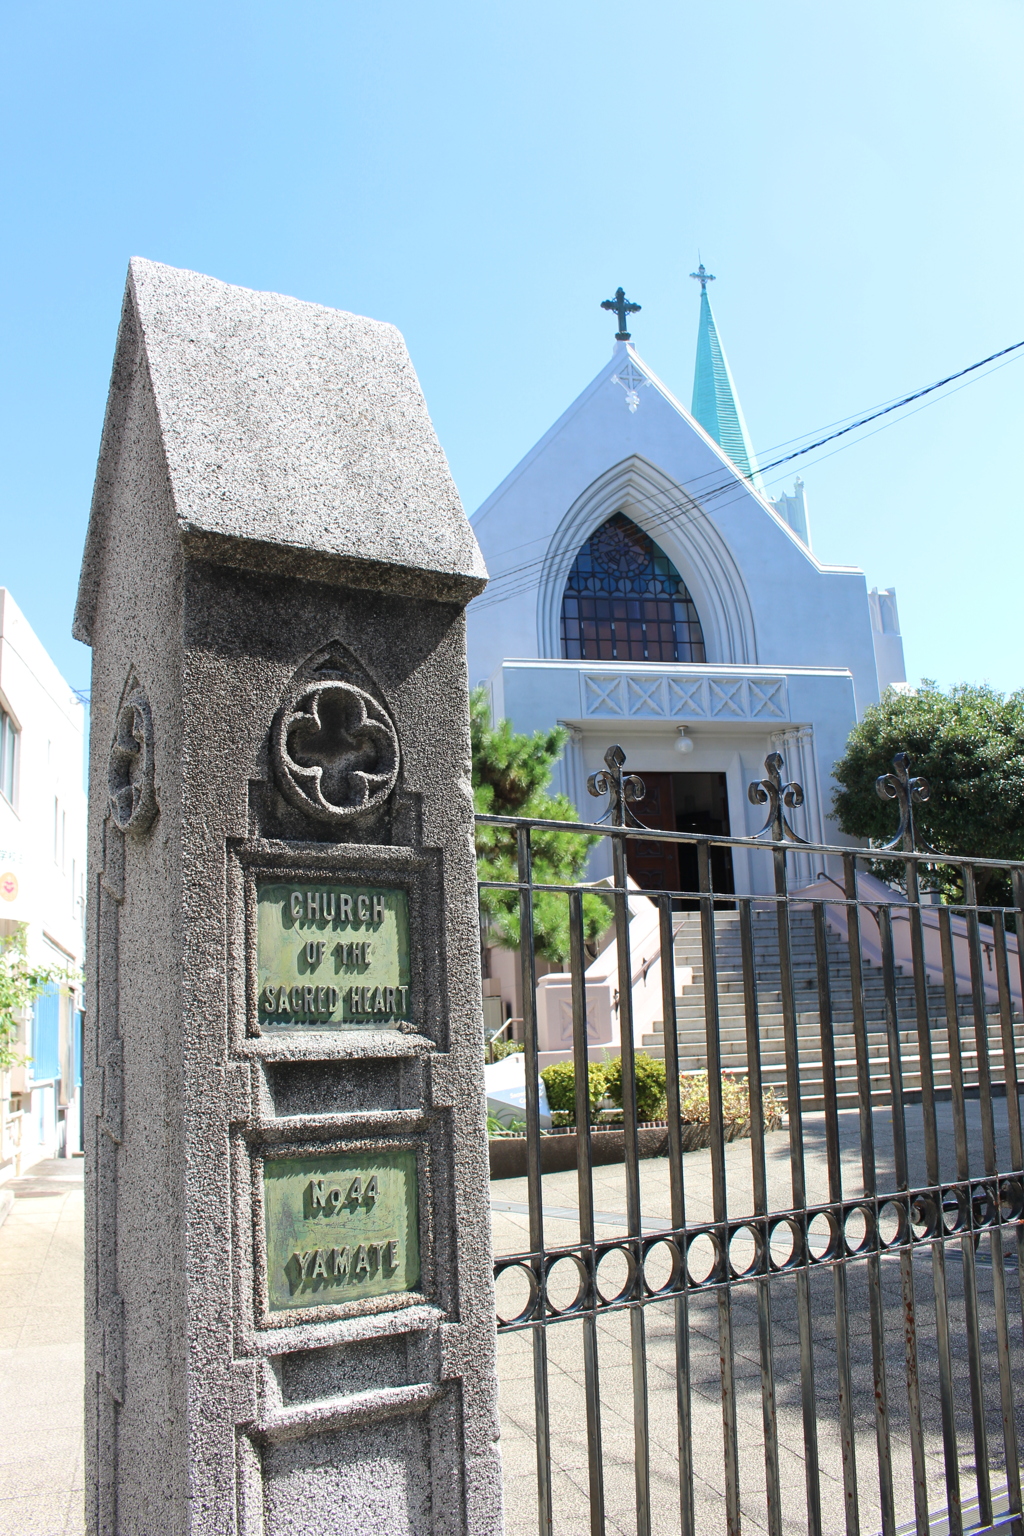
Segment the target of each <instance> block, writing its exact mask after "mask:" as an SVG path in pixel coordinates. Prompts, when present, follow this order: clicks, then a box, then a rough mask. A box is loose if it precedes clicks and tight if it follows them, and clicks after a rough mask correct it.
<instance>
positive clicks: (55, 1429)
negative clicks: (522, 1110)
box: [0, 1105, 1024, 1536]
mask: <svg viewBox="0 0 1024 1536" xmlns="http://www.w3.org/2000/svg"><path fill="white" fill-rule="evenodd" d="M913 1118H914V1117H913V1115H911V1116H910V1119H911V1122H912V1123H911V1127H910V1129H911V1153H912V1161H913V1162H914V1163H915V1164H916V1165H918V1166H915V1168H914V1170H913V1172H912V1178H914V1179H916V1178H920V1177H921V1170H920V1167H919V1160H920V1136H919V1127H917V1126H915V1125H914V1124H913ZM969 1118H970V1120H971V1138H970V1139H971V1142H972V1151H974V1152H975V1155H976V1151H977V1141H978V1123H977V1113H976V1107H975V1106H971V1107H969ZM996 1118H997V1122H998V1123H999V1132H1000V1135H999V1140H1000V1142H1001V1143H1003V1142H1004V1138H1005V1110H1002V1109H1001V1108H1000V1107H999V1106H998V1105H997V1111H996ZM940 1119H941V1120H942V1122H943V1124H942V1126H941V1130H942V1132H943V1135H942V1140H943V1153H944V1163H945V1164H947V1166H944V1168H943V1172H944V1174H945V1175H946V1176H947V1177H949V1176H951V1174H952V1169H951V1168H948V1162H949V1159H950V1154H951V1147H950V1140H951V1138H950V1135H949V1131H950V1124H949V1118H948V1110H945V1109H943V1110H942V1111H941V1113H940ZM887 1121H888V1117H887V1116H879V1117H877V1119H876V1130H877V1132H878V1143H879V1162H880V1163H882V1164H884V1163H887V1162H888V1160H889V1156H888V1155H887V1153H888V1147H887V1143H889V1146H891V1138H890V1137H889V1136H888V1134H887V1133H888V1125H887ZM915 1130H916V1131H917V1132H918V1134H917V1135H915V1134H914V1131H915ZM855 1131H856V1126H855V1120H854V1118H853V1117H851V1118H850V1120H849V1121H848V1122H847V1123H844V1128H843V1154H844V1155H843V1162H844V1175H845V1176H846V1177H847V1178H848V1179H849V1183H848V1184H847V1190H848V1193H850V1194H853V1193H855V1188H856V1185H857V1175H858V1171H859V1170H858V1166H857V1163H858V1159H857V1146H856V1135H855ZM821 1132H822V1126H821V1124H820V1122H819V1119H818V1118H816V1117H808V1121H807V1124H806V1127H805V1133H806V1144H807V1151H808V1159H807V1164H808V1166H807V1174H808V1183H809V1186H810V1191H811V1198H812V1199H814V1198H816V1196H818V1195H819V1194H824V1189H823V1177H824V1158H823V1156H822V1146H821ZM788 1141H789V1138H788V1136H787V1135H786V1134H785V1132H782V1133H778V1134H777V1135H775V1136H773V1137H771V1138H769V1182H770V1184H771V1186H772V1198H773V1201H775V1202H777V1203H778V1205H779V1206H783V1207H784V1206H785V1205H786V1204H787V1203H788V1202H787V1200H786V1186H787V1183H788V1152H789V1146H788ZM727 1150H728V1156H727V1163H728V1170H727V1180H728V1185H729V1199H730V1207H731V1209H732V1210H733V1211H734V1212H736V1213H737V1214H739V1213H740V1212H742V1211H743V1210H744V1209H747V1208H749V1207H748V1206H747V1204H746V1202H747V1201H748V1199H749V1189H750V1173H749V1168H750V1153H749V1143H740V1142H737V1143H733V1144H732V1146H730V1147H729V1148H728V1149H727ZM1000 1152H1001V1155H1002V1156H1003V1157H1004V1158H1005V1156H1006V1153H1005V1145H1001V1147H1000ZM1004 1166H1006V1164H1005V1163H1004ZM667 1173H668V1165H667V1162H666V1161H665V1159H653V1160H651V1161H650V1162H647V1163H645V1164H644V1165H643V1167H642V1183H643V1209H644V1216H645V1218H646V1219H645V1225H647V1224H648V1223H650V1224H652V1225H653V1224H657V1223H659V1222H661V1221H665V1222H666V1224H667V1218H668V1199H667V1197H668V1179H667ZM708 1174H709V1169H708V1160H707V1157H706V1155H704V1154H699V1153H694V1154H688V1155H687V1159H686V1178H687V1185H688V1190H687V1195H688V1211H689V1216H690V1219H691V1220H701V1219H704V1218H706V1217H708V1216H709V1215H710V1180H709V1176H708ZM594 1185H595V1189H594V1193H595V1203H596V1205H597V1207H598V1212H599V1216H598V1220H599V1222H600V1234H601V1236H613V1235H614V1234H615V1232H616V1230H618V1231H621V1230H622V1215H621V1213H622V1211H623V1209H624V1204H625V1199H624V1196H625V1190H624V1183H623V1170H622V1169H621V1168H601V1169H597V1170H595V1178H594ZM12 1187H13V1189H14V1191H15V1196H16V1198H15V1201H14V1206H13V1209H12V1211H11V1214H10V1215H9V1216H8V1218H7V1221H6V1222H5V1223H4V1225H3V1226H2V1227H0V1536H51V1533H53V1536H57V1533H61V1536H63V1533H68V1532H83V1531H84V1529H85V1526H84V1513H83V1506H84V1494H83V1475H82V1443H83V1427H82V1402H83V1363H82V1179H81V1164H80V1163H76V1162H66V1161H60V1162H51V1163H42V1164H39V1165H38V1166H37V1167H36V1168H35V1169H33V1170H31V1171H30V1173H29V1174H28V1175H26V1176H25V1177H24V1178H22V1179H20V1180H18V1181H17V1182H16V1183H15V1184H14V1185H13V1186H12ZM491 1196H492V1205H493V1210H494V1218H493V1219H494V1232H495V1249H496V1251H497V1252H499V1253H502V1252H504V1253H510V1252H517V1251H522V1249H524V1248H526V1247H527V1246H528V1239H527V1236H526V1226H527V1222H526V1215H525V1210H524V1207H525V1202H526V1188H525V1180H512V1179H510V1180H504V1181H501V1182H495V1183H493V1184H492V1186H491ZM544 1203H545V1207H546V1209H547V1211H548V1213H549V1214H548V1220H547V1230H548V1241H549V1243H551V1244H552V1245H557V1244H559V1243H572V1242H574V1241H576V1240H577V1237H578V1226H577V1223H576V1208H577V1189H576V1175H575V1173H568V1174H552V1175H548V1176H546V1177H545V1180H544ZM979 1258H980V1261H981V1262H980V1265H979V1284H980V1290H981V1293H982V1303H983V1311H984V1312H985V1314H986V1316H985V1320H984V1321H985V1326H984V1327H983V1348H984V1353H985V1357H986V1375H987V1377H988V1381H989V1385H990V1390H991V1386H992V1385H993V1384H994V1381H993V1379H994V1369H993V1366H994V1361H993V1358H992V1348H993V1340H992V1337H991V1267H990V1264H989V1265H986V1263H985V1256H984V1254H980V1255H979ZM922 1265H923V1267H921V1269H920V1275H919V1277H918V1278H917V1289H918V1305H919V1327H920V1334H919V1338H920V1341H921V1346H922V1348H921V1357H922V1366H921V1368H922V1378H923V1383H924V1387H925V1398H926V1400H925V1419H926V1440H927V1457H928V1463H929V1465H928V1474H929V1481H930V1483H931V1485H932V1489H931V1491H932V1493H933V1495H934V1497H935V1501H936V1505H938V1504H940V1503H941V1463H940V1454H939V1451H940V1447H939V1436H938V1426H937V1422H936V1419H937V1393H936V1391H935V1384H934V1378H935V1371H936V1360H935V1346H934V1337H935V1331H934V1330H935V1325H934V1310H933V1303H931V1302H930V1297H929V1292H930V1289H931V1273H930V1265H929V1264H928V1260H927V1257H926V1256H923V1259H922V1260H918V1261H915V1276H917V1272H918V1269H919V1266H922ZM884 1268H885V1271H886V1273H885V1275H884V1276H883V1290H884V1292H885V1305H886V1313H887V1319H888V1326H887V1334H888V1335H889V1337H887V1341H886V1342H887V1346H888V1348H887V1354H888V1357H889V1358H888V1362H887V1363H888V1366H889V1380H890V1391H891V1401H890V1409H891V1412H892V1415H893V1418H892V1431H893V1461H894V1466H895V1472H896V1482H897V1508H898V1511H899V1515H898V1518H901V1519H905V1518H906V1515H907V1513H909V1507H908V1504H909V1492H910V1490H909V1456H908V1454H907V1437H906V1410H905V1406H901V1402H900V1399H901V1398H902V1399H903V1403H904V1404H905V1394H906V1386H905V1380H904V1379H903V1359H902V1345H901V1338H900V1331H901V1330H900V1327H899V1323H900V1317H901V1308H900V1300H899V1273H898V1270H899V1267H898V1264H895V1263H894V1262H893V1261H886V1262H885V1265H884ZM949 1271H950V1302H951V1307H952V1310H953V1313H954V1329H955V1330H956V1333H957V1335H958V1336H957V1337H956V1338H955V1341H954V1354H955V1356H956V1360H957V1375H958V1383H957V1387H958V1390H957V1393H956V1397H957V1405H956V1416H957V1420H958V1430H959V1433H960V1448H961V1463H960V1471H961V1476H962V1479H963V1482H962V1487H963V1496H964V1503H965V1506H967V1505H968V1503H969V1500H970V1498H971V1495H972V1494H973V1493H974V1479H973V1475H972V1472H973V1466H972V1456H971V1449H970V1441H971V1436H970V1424H969V1417H970V1416H969V1403H968V1397H967V1394H966V1392H965V1390H964V1385H963V1377H964V1370H963V1367H964V1361H963V1344H962V1305H963V1301H962V1264H961V1263H959V1262H958V1255H957V1254H956V1252H955V1251H954V1252H953V1253H951V1255H950V1263H949ZM813 1278H814V1294H813V1296H812V1307H813V1314H814V1334H815V1348H816V1361H817V1365H818V1370H816V1375H818V1376H819V1396H818V1402H817V1414H818V1438H819V1444H820V1447H821V1451H822V1481H823V1494H824V1505H825V1508H824V1525H825V1529H826V1530H827V1531H828V1532H830V1533H831V1532H835V1533H836V1536H838V1533H839V1532H840V1531H841V1530H842V1528H843V1524H844V1522H843V1516H842V1510H843V1500H842V1481H841V1475H840V1470H839V1457H838V1449H839V1441H838V1422H837V1416H836V1412H835V1388H836V1382H835V1370H834V1351H835V1345H834V1310H833V1304H832V1282H831V1276H830V1273H829V1272H827V1271H818V1272H816V1273H815V1275H814V1277H813ZM1008 1278H1010V1280H1011V1284H1012V1286H1013V1290H1014V1292H1016V1278H1017V1277H1016V1273H1015V1267H1014V1269H1012V1270H1011V1273H1010V1276H1009V1277H1008ZM850 1287H851V1335H852V1337H851V1345H852V1351H853V1356H854V1366H855V1378H856V1379H855V1389H856V1392H857V1396H858V1399H859V1401H858V1405H857V1438H858V1442H859V1446H858V1449H859V1453H860V1454H859V1466H858V1472H859V1478H858V1481H859V1483H860V1493H861V1519H862V1522H863V1525H862V1529H863V1530H864V1531H866V1532H871V1531H873V1530H876V1529H878V1525H877V1524H876V1523H875V1522H876V1520H877V1463H876V1464H875V1465H874V1467H873V1466H872V1463H873V1454H872V1453H873V1441H874V1433H873V1425H872V1422H871V1414H870V1405H871V1401H872V1397H871V1379H870V1368H869V1350H868V1347H867V1345H868V1340H867V1335H866V1312H867V1308H866V1297H865V1295H864V1293H863V1289H862V1285H861V1282H860V1279H859V1277H858V1276H856V1275H855V1274H854V1272H853V1271H852V1270H851V1280H850ZM773 1289H774V1296H773V1324H774V1330H775V1333H774V1354H775V1357H776V1368H777V1371H778V1376H777V1380H776V1389H777V1396H778V1409H779V1438H780V1462H781V1474H782V1483H783V1503H784V1506H785V1507H784V1510H783V1528H784V1531H785V1532H786V1533H787V1536H800V1533H801V1532H803V1531H806V1529H807V1524H806V1515H805V1513H804V1512H803V1508H802V1500H803V1483H804V1460H803V1457H804V1447H803V1437H802V1428H801V1413H800V1399H799V1374H798V1366H797V1354H798V1349H797V1337H796V1328H795V1310H794V1305H793V1296H792V1294H791V1292H792V1284H791V1281H788V1280H787V1278H786V1277H783V1276H780V1277H778V1280H777V1281H773ZM567 1299H568V1297H567ZM753 1303H754V1297H753V1294H752V1292H751V1288H749V1287H745V1288H741V1293H737V1297H736V1301H735V1305H734V1326H735V1341H734V1343H735V1354H736V1370H737V1415H738V1429H739V1435H738V1439H739V1461H740V1473H741V1489H742V1504H743V1526H744V1530H746V1531H750V1532H756V1531H758V1530H764V1529H765V1526H766V1522H765V1514H764V1465H763V1452H762V1431H761V1392H760V1369H759V1358H758V1348H757V1327H756V1316H755V1310H754V1306H753ZM672 1310H673V1309H672V1305H671V1304H666V1303H660V1304H658V1303H656V1304H653V1305H651V1306H650V1307H648V1308H647V1309H646V1334H647V1364H648V1372H647V1373H648V1390H649V1394H650V1405H651V1447H652V1468H651V1471H652V1479H651V1483H652V1514H653V1528H654V1531H655V1532H656V1533H657V1536H662V1533H668V1532H670V1531H674V1530H678V1528H679V1513H678V1492H677V1488H678V1484H677V1473H676V1468H677V1456H678V1447H677V1438H676V1407H675V1405H676V1391H675V1338H674V1326H673V1316H672ZM717 1323H718V1319H717V1305H716V1303H715V1301H714V1298H713V1297H711V1296H708V1295H694V1296H693V1297H692V1298H691V1304H690V1347H691V1355H692V1371H693V1385H694V1430H695V1433H694V1462H695V1493H696V1501H697V1513H698V1529H699V1530H700V1532H701V1536H715V1533H717V1532H718V1531H720V1530H723V1529H724V1520H723V1478H722V1466H723V1445H722V1429H721V1402H720V1383H719V1361H718V1326H717ZM958 1325H959V1326H958ZM1011 1332H1012V1345H1011V1347H1012V1349H1013V1350H1014V1354H1015V1357H1016V1362H1018V1363H1019V1362H1020V1361H1021V1359H1022V1338H1021V1324H1020V1321H1019V1315H1018V1317H1017V1319H1015V1321H1014V1322H1013V1326H1012V1330H1011ZM599 1333H600V1344H599V1354H600V1361H601V1413H602V1440H603V1444H604V1454H605V1471H606V1479H607V1485H606V1486H607V1496H608V1525H607V1529H608V1532H609V1533H612V1532H621V1533H623V1536H632V1533H633V1532H635V1530H636V1513H635V1496H634V1488H633V1412H632V1402H633V1381H632V1371H631V1366H630V1349H629V1322H628V1317H627V1316H626V1314H624V1313H621V1312H620V1313H606V1314H604V1315H603V1316H602V1318H601V1320H600V1323H599ZM548 1357H549V1383H550V1391H551V1402H552V1422H553V1427H554V1435H553V1446H552V1453H553V1454H552V1460H553V1466H554V1495H555V1528H556V1530H557V1531H558V1536H576V1533H577V1532H579V1533H580V1536H589V1532H590V1520H589V1515H588V1499H587V1441H586V1422H585V1413H584V1406H585V1404H584V1394H583V1379H582V1338H581V1329H580V1325H579V1324H578V1323H574V1322H568V1321H567V1322H565V1323H561V1324H558V1325H557V1326H556V1327H554V1328H552V1329H550V1330H549V1331H548ZM499 1361H500V1386H501V1408H502V1453H503V1457H504V1466H505V1487H506V1499H507V1510H508V1522H507V1533H508V1536H533V1533H534V1532H535V1531H536V1529H537V1519H536V1492H535V1489H536V1451H535V1445H534V1423H533V1362H532V1358H531V1344H530V1339H529V1337H528V1335H527V1334H526V1333H514V1334H506V1335H503V1337H502V1339H501V1341H500V1348H499ZM819 1371H820V1374H819ZM1019 1400H1020V1401H1024V1393H1021V1397H1020V1399H1019ZM990 1402H991V1403H992V1408H993V1411H992V1412H991V1413H990V1415H989V1424H988V1426H987V1428H988V1432H989V1452H990V1458H991V1461H992V1463H993V1466H994V1467H997V1466H998V1460H999V1457H998V1447H999V1441H1000V1423H999V1414H998V1404H997V1398H992V1397H990ZM1020 1429H1021V1434H1022V1443H1024V1423H1021V1424H1020ZM999 1480H1000V1479H999V1474H998V1473H995V1475H994V1477H993V1481H994V1483H998V1482H999ZM933 1507H934V1506H933ZM965 1512H966V1509H965ZM975 1518H976V1516H975ZM153 1536H160V1533H156V1532H154V1533H153Z"/></svg>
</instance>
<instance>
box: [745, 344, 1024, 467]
mask: <svg viewBox="0 0 1024 1536" xmlns="http://www.w3.org/2000/svg"><path fill="white" fill-rule="evenodd" d="M1021 347H1024V341H1015V342H1014V343H1013V346H1012V347H1003V349H1002V351H1001V352H993V353H992V354H991V356H989V357H983V358H982V359H981V362H980V363H972V364H971V365H970V367H969V368H961V369H960V370H959V372H957V373H950V374H948V375H947V376H946V378H944V379H939V380H938V381H937V382H936V383H935V384H927V385H925V387H924V389H916V390H915V391H914V393H913V394H912V395H904V396H903V398H902V399H901V400H894V401H893V403H892V405H886V406H883V407H882V409H881V410H880V411H872V412H871V414H870V415H869V416H862V417H861V418H860V420H859V421H851V423H850V425H849V426H848V427H840V428H839V430H838V432H830V433H829V434H828V436H827V437H819V438H818V441H817V442H816V443H808V444H807V447H806V448H797V449H796V451H795V452H793V453H787V454H786V455H785V457H784V458H781V459H775V460H774V461H773V462H772V463H771V464H762V465H761V466H760V469H761V473H762V474H763V475H764V474H767V473H768V471H769V470H770V469H778V467H779V465H780V464H788V463H789V461H790V460H791V459H798V458H799V457H800V455H801V454H804V453H813V452H814V450H815V448H823V447H824V446H825V444H826V443H831V442H833V441H834V440H835V439H836V438H837V437H845V435H846V433H847V432H855V431H856V430H857V428H858V427H866V426H867V424H868V422H869V421H877V420H878V418H879V416H888V415H889V413H890V412H891V411H898V410H899V409H900V408H901V406H904V405H911V404H913V402H914V401H915V400H920V399H921V398H922V397H923V396H924V395H930V394H932V392H933V391H934V390H936V389H943V388H945V386H946V385H947V384H953V383H955V382H956V380H957V379H962V378H963V377H964V375H965V374H968V373H976V372H977V370H978V369H979V368H984V367H985V365H986V363H994V362H996V361H997V360H998V359H999V358H1001V357H1006V356H1008V355H1009V353H1011V352H1019V351H1020V349H1021Z"/></svg>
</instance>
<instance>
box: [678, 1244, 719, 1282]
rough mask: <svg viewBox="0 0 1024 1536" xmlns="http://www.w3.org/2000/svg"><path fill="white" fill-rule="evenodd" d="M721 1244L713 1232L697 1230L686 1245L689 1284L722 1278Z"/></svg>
mask: <svg viewBox="0 0 1024 1536" xmlns="http://www.w3.org/2000/svg"><path fill="white" fill-rule="evenodd" d="M723 1257H724V1256H723V1254H722V1245H721V1243H720V1242H719V1240H718V1238H717V1236H716V1235H715V1233H714V1232H698V1233H697V1234H696V1236H695V1237H691V1238H690V1241H689V1242H688V1243H687V1245H686V1278H687V1280H688V1281H689V1282H690V1284H691V1285H709V1284H710V1283H711V1282H712V1281H713V1280H722V1279H724V1278H725V1277H724V1274H723V1270H724V1268H725V1265H724V1263H723Z"/></svg>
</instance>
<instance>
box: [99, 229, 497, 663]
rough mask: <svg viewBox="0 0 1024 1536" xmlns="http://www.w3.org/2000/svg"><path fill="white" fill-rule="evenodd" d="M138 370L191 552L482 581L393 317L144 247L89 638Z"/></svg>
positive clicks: (111, 435)
mask: <svg viewBox="0 0 1024 1536" xmlns="http://www.w3.org/2000/svg"><path fill="white" fill-rule="evenodd" d="M143 338H144V340H143ZM140 349H141V351H140ZM137 367H142V368H143V370H144V372H145V374H146V378H147V382H148V387H149V389H150V391H151V393H152V397H153V407H154V410H155V412H156V415H157V419H158V426H159V434H160V445H161V450H162V454H163V457H164V460H165V464H166V478H167V482H168V489H169V491H170V495H171V499H172V504H173V515H174V517H175V520H176V522H177V525H178V530H179V533H180V535H181V537H182V539H183V541H184V543H185V546H186V547H187V548H189V549H190V550H192V551H193V552H195V553H206V554H208V555H210V556H211V557H212V558H215V559H218V560H221V561H224V562H225V563H228V564H231V565H239V564H248V565H251V566H252V567H254V568H255V569H260V570H264V569H265V570H272V571H278V572H280V571H283V570H290V571H291V572H292V573H293V574H295V575H299V576H317V575H320V576H325V577H326V578H327V579H328V580H340V579H344V580H347V581H349V582H352V583H358V584H360V585H380V586H381V587H382V588H383V590H388V591H397V590H403V591H406V592H409V593H411V594H413V595H421V594H430V595H433V596H438V597H449V598H453V599H455V600H461V601H463V602H466V601H468V599H469V598H470V597H472V596H473V595H474V594H475V593H476V592H478V591H480V590H481V588H482V587H483V585H484V582H485V581H486V577H487V573H486V570H485V568H484V563H483V559H482V557H481V555H480V551H479V549H478V548H477V544H476V540H475V538H474V537H473V534H472V532H471V530H470V527H469V524H468V522H467V520H466V517H465V514H464V512H463V509H462V504H461V502H460V501H459V496H458V492H457V491H456V489H455V486H454V484H453V482H452V478H451V475H450V473H449V470H448V464H447V461H446V459H445V456H444V453H443V451H442V449H441V445H440V444H439V443H438V441H437V437H436V435H435V433H434V429H433V426H432V425H431V421H430V417H429V415H428V413H427V408H426V403H425V401H424V399H423V395H422V392H421V390H420V387H419V382H418V380H417V378H416V374H415V371H414V369H413V366H412V363H411V361H410V359H409V354H408V352H407V351H406V347H405V342H404V341H403V339H402V337H401V334H400V333H399V332H398V331H397V330H396V329H395V327H394V326H392V325H386V324H383V323H381V322H380V321H378V320H367V319H364V318H363V317H362V316H360V315H350V314H345V313H343V312H341V311H339V310H334V309H326V308H324V307H323V306H322V305H319V304H307V303H303V302H302V301H301V300H299V299H291V298H287V297H285V296H284V295H282V294H278V293H256V292H253V291H252V290H251V289H248V288H238V287H234V286H232V285H230V284H228V283H221V282H217V281H216V279H214V278H212V277H204V276H202V275H201V274H199V273H197V272H182V271H179V270H177V269H175V268H173V267H167V266H163V265H161V264H160V263H158V262H154V261H144V260H142V259H140V258H139V257H135V258H133V260H132V262H131V265H130V267H129V272H128V289H127V293H126V295H125V307H124V312H123V317H122V326H121V333H120V337H119V340H118V349H117V355H116V357H115V360H114V371H113V377H112V380H111V393H110V400H109V405H108V413H107V421H106V426H105V430H104V436H103V445H102V449H101V455H100V464H99V471H98V476H97V484H96V497H95V500H94V505H93V514H92V518H91V520H90V525H89V532H88V536H87V540H86V548H85V559H84V563H83V567H82V583H81V588H80V593H79V602H78V608H77V610H76V614H75V634H76V635H77V636H78V638H79V639H83V640H86V642H87V643H88V635H89V631H90V629H91V627H92V623H93V618H94V614H95V607H96V601H97V594H98V585H99V582H100V579H101V578H100V571H101V567H102V564H103V555H104V542H105V539H106V537H107V533H108V519H107V516H106V509H107V506H108V503H109V499H110V496H111V493H112V491H113V489H114V487H115V486H116V484H117V481H118V478H119V472H120V469H119V461H120V454H121V449H122V447H123V431H124V421H125V416H126V413H127V412H128V411H129V410H130V408H131V407H130V396H131V392H132V387H133V383H132V381H133V379H134V374H135V370H136V368H137Z"/></svg>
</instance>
